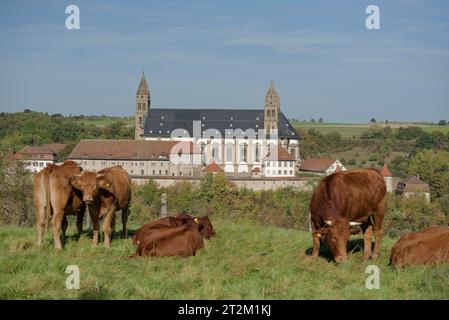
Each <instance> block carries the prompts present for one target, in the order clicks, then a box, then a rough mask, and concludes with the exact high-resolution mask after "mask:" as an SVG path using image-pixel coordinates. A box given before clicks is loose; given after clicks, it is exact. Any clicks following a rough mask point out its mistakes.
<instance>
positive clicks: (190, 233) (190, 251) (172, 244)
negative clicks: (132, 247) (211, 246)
mask: <svg viewBox="0 0 449 320" xmlns="http://www.w3.org/2000/svg"><path fill="white" fill-rule="evenodd" d="M147 231H149V232H145V233H144V234H142V235H141V238H140V239H141V240H140V242H139V245H138V246H137V251H136V253H135V254H134V255H133V256H132V257H138V256H149V257H166V256H176V257H183V258H185V257H190V256H194V255H195V254H196V251H197V250H200V249H201V248H203V247H204V242H203V236H202V235H201V233H200V231H199V230H198V225H190V224H186V225H183V226H180V227H174V228H170V227H165V226H162V227H159V228H154V229H150V230H147Z"/></svg>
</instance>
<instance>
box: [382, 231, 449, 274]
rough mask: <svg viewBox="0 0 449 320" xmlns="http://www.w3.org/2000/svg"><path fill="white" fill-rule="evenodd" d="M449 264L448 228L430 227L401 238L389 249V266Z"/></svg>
mask: <svg viewBox="0 0 449 320" xmlns="http://www.w3.org/2000/svg"><path fill="white" fill-rule="evenodd" d="M444 262H446V263H449V228H446V227H430V228H426V229H423V230H421V231H418V232H411V233H407V234H405V235H404V236H402V237H401V238H400V239H399V241H398V242H396V244H395V245H394V246H393V248H392V249H391V254H390V265H393V266H398V267H407V266H413V265H427V264H439V263H444Z"/></svg>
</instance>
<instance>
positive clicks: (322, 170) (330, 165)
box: [298, 158, 347, 176]
mask: <svg viewBox="0 0 449 320" xmlns="http://www.w3.org/2000/svg"><path fill="white" fill-rule="evenodd" d="M298 170H299V172H304V173H313V174H317V175H326V176H327V175H330V174H332V173H335V172H339V171H346V170H347V169H346V168H345V166H343V164H342V163H341V162H340V160H338V159H330V158H309V159H306V160H304V161H302V162H301V164H300V165H299V168H298Z"/></svg>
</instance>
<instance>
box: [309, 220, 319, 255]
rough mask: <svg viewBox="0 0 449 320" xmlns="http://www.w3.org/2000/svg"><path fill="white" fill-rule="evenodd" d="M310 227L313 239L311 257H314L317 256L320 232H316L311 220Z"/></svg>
mask: <svg viewBox="0 0 449 320" xmlns="http://www.w3.org/2000/svg"><path fill="white" fill-rule="evenodd" d="M311 227H312V240H313V249H312V257H314V258H316V257H318V254H319V252H320V245H321V239H320V237H321V234H319V233H318V231H317V230H316V228H315V225H314V224H313V222H312V223H311Z"/></svg>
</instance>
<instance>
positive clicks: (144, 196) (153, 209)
mask: <svg viewBox="0 0 449 320" xmlns="http://www.w3.org/2000/svg"><path fill="white" fill-rule="evenodd" d="M161 194H162V192H161V190H159V189H158V187H157V184H156V182H154V181H153V180H149V181H148V182H147V183H146V184H144V185H143V186H139V187H137V186H133V188H132V201H131V219H133V220H137V221H138V222H139V224H140V225H142V224H145V223H147V222H148V221H151V220H154V219H156V218H158V217H159V216H160V211H161Z"/></svg>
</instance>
